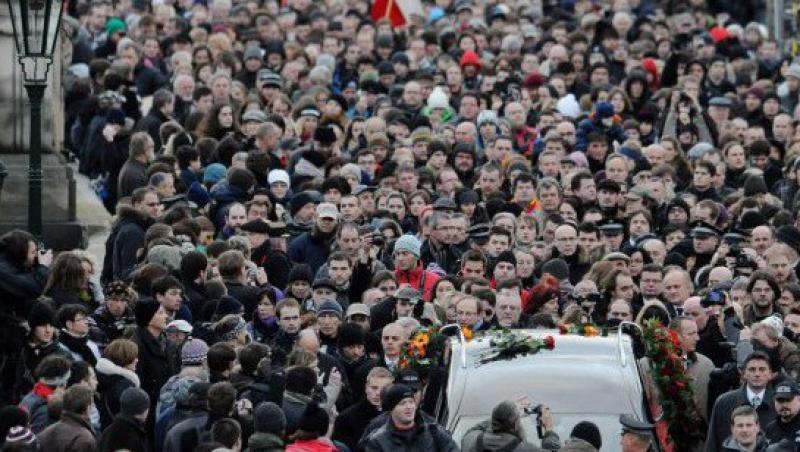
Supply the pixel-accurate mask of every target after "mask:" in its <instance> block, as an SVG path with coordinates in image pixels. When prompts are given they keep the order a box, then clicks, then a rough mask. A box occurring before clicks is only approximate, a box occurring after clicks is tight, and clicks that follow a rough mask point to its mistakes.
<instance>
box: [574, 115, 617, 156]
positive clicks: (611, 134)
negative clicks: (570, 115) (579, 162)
mask: <svg viewBox="0 0 800 452" xmlns="http://www.w3.org/2000/svg"><path fill="white" fill-rule="evenodd" d="M592 132H599V133H602V134H603V135H605V136H606V141H608V146H609V148H611V147H612V145H613V144H614V142H615V141H617V142H619V143H620V144H622V143H623V142H625V140H626V139H627V138H628V137H627V136H626V135H625V130H623V129H622V126H621V125H620V124H619V121H618V120H617V118H614V124H612V125H611V127H608V128H606V127H605V126H604V125H603V123H602V122H601V121H600V120H598V119H595V118H594V117H589V118H587V119H584V120H583V121H581V122H580V123H579V124H578V131H577V141H576V143H575V150H577V151H582V152H586V148H587V147H589V142H588V140H587V139H588V136H589V134H590V133H592Z"/></svg>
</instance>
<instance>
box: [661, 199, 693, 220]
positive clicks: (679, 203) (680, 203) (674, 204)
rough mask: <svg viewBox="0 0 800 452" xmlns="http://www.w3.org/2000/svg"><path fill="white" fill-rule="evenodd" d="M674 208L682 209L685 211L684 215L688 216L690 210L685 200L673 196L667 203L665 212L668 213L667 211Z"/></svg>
mask: <svg viewBox="0 0 800 452" xmlns="http://www.w3.org/2000/svg"><path fill="white" fill-rule="evenodd" d="M675 208H678V209H683V210H684V211H685V212H686V216H689V213H690V212H691V210H690V209H689V204H687V203H686V201H684V200H683V199H681V198H673V199H672V201H670V202H669V203H668V204H667V214H669V212H670V211H671V210H672V209H675Z"/></svg>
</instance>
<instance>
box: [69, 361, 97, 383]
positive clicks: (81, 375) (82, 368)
mask: <svg viewBox="0 0 800 452" xmlns="http://www.w3.org/2000/svg"><path fill="white" fill-rule="evenodd" d="M91 368H92V365H91V364H89V363H88V362H86V361H75V362H74V363H72V369H71V372H70V374H69V381H67V386H68V387H69V386H72V385H74V384H78V383H80V382H82V381H86V379H87V378H89V369H91Z"/></svg>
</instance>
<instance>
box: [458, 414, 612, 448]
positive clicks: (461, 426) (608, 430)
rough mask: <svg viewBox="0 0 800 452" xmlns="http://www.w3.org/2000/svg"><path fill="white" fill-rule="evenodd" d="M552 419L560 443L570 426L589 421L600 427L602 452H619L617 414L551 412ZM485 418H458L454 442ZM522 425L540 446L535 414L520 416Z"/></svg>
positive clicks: (567, 434)
mask: <svg viewBox="0 0 800 452" xmlns="http://www.w3.org/2000/svg"><path fill="white" fill-rule="evenodd" d="M553 419H554V420H555V422H556V426H555V430H556V433H558V436H559V438H561V443H562V444H563V443H564V441H565V440H566V439H567V438H569V433H570V432H571V431H572V428H573V427H574V426H575V424H577V423H578V422H581V421H591V422H594V423H595V424H597V426H598V427H599V428H600V433H601V435H602V437H603V452H621V450H622V448H621V446H620V444H619V439H620V434H621V432H622V428H621V427H620V424H619V415H611V414H602V413H600V414H598V413H591V414H582V413H553ZM484 420H487V418H484V417H479V416H464V417H461V418H459V420H458V423H457V424H456V427H455V429H454V430H453V432H452V433H453V439H454V440H455V441H456V444H458V445H461V439H462V438H463V437H464V434H465V433H467V430H469V429H470V428H471V427H473V426H474V425H476V424H477V423H479V422H481V421H484ZM522 426H523V428H524V429H525V435H526V440H527V441H528V442H530V443H532V444H534V445H536V446H541V444H540V440H539V437H538V436H537V434H536V416H535V415H531V416H525V417H523V418H522Z"/></svg>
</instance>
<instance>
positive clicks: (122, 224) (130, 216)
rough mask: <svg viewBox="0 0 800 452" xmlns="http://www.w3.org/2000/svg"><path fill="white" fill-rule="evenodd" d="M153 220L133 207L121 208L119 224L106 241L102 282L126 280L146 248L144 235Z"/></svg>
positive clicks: (113, 228) (118, 218)
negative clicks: (139, 252)
mask: <svg viewBox="0 0 800 452" xmlns="http://www.w3.org/2000/svg"><path fill="white" fill-rule="evenodd" d="M153 222H154V221H153V219H152V218H150V217H149V216H148V215H147V214H145V213H143V212H140V211H138V210H136V209H134V208H133V207H128V206H120V207H119V210H118V214H117V222H116V224H115V225H114V227H112V228H111V234H109V236H108V239H107V240H106V254H105V258H104V260H103V273H102V275H101V281H102V282H103V284H107V283H109V282H111V281H114V280H124V279H127V278H128V276H130V274H131V272H133V269H134V268H135V266H136V257H137V256H136V255H137V253H138V251H139V249H140V248H142V247H144V234H145V232H146V231H147V228H149V227H150V226H151V225H152V224H153Z"/></svg>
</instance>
